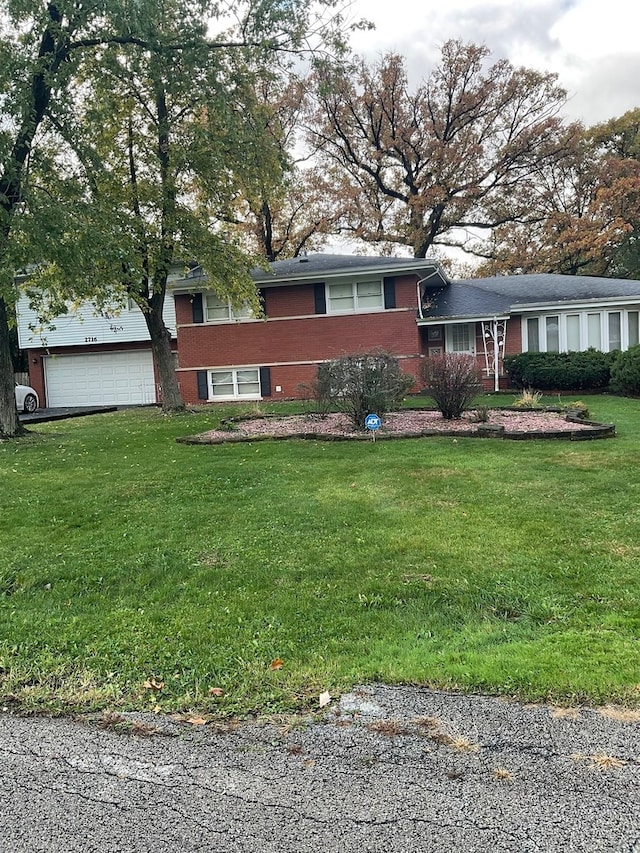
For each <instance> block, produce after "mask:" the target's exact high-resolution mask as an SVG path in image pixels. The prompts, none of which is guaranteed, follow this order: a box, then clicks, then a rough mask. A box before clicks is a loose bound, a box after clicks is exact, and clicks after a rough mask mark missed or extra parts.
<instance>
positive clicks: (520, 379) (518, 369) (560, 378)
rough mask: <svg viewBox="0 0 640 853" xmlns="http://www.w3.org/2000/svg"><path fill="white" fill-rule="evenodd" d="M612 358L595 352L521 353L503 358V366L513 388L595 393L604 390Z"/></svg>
mask: <svg viewBox="0 0 640 853" xmlns="http://www.w3.org/2000/svg"><path fill="white" fill-rule="evenodd" d="M614 356H615V353H610V352H600V351H599V350H595V349H588V350H585V351H584V352H523V353H519V354H518V355H507V356H505V358H504V367H505V370H506V371H507V373H508V374H509V377H510V379H511V383H512V384H513V385H514V386H515V387H516V388H539V389H541V390H544V391H550V390H553V391H568V390H573V389H575V390H583V389H592V390H597V389H601V388H607V387H608V385H609V381H610V379H611V365H612V362H613V358H614Z"/></svg>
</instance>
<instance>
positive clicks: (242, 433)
mask: <svg viewBox="0 0 640 853" xmlns="http://www.w3.org/2000/svg"><path fill="white" fill-rule="evenodd" d="M486 426H489V427H502V428H503V429H504V434H505V435H512V436H515V435H521V436H522V435H526V434H534V435H538V434H540V435H554V434H558V433H567V434H569V435H567V437H570V434H576V433H578V432H579V433H582V432H589V431H596V430H598V429H599V428H601V425H600V424H593V423H590V422H579V423H576V422H575V421H568V420H567V419H566V418H565V415H564V414H563V413H561V412H550V411H544V412H541V411H515V410H514V411H512V410H501V409H493V410H491V411H490V412H489V414H488V420H487V422H486V424H483V423H480V422H478V420H477V418H476V416H475V413H474V412H473V411H472V412H468V413H465V414H464V415H463V417H462V418H460V419H459V420H451V421H449V420H444V419H443V417H442V415H441V414H440V413H439V412H434V411H431V410H429V411H425V410H419V409H413V410H411V409H407V410H406V411H402V412H392V413H389V414H388V415H387V416H386V417H385V420H384V423H383V424H382V427H381V428H380V430H378V431H377V433H376V437H377V438H393V437H402V438H410V437H412V436H423V435H436V434H447V435H456V434H463V435H478V434H481V433H482V430H483V427H486ZM295 437H300V438H327V439H342V440H348V439H362V438H369V439H370V438H371V437H372V436H371V433H370V432H369V431H368V430H367V431H363V430H355V429H353V426H352V425H351V424H350V422H349V420H348V418H347V417H346V415H343V414H329V415H327V416H326V417H318V416H313V415H290V416H287V417H259V416H258V417H252V418H246V419H238V420H234V421H231V422H229V423H228V426H227V429H217V430H210V431H208V432H206V433H201V434H200V435H199V436H193V437H192V440H195V441H197V442H198V443H207V444H218V443H222V442H228V441H247V440H252V439H260V438H295Z"/></svg>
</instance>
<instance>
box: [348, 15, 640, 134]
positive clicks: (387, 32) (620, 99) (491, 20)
mask: <svg viewBox="0 0 640 853" xmlns="http://www.w3.org/2000/svg"><path fill="white" fill-rule="evenodd" d="M351 12H352V13H353V15H354V16H355V17H366V18H368V19H369V20H371V21H373V22H374V23H375V25H376V29H375V30H374V31H371V32H366V33H356V34H355V35H354V36H353V37H352V39H351V44H352V47H353V49H354V51H355V52H356V53H359V54H361V55H364V56H366V57H367V58H368V59H376V58H378V57H380V56H381V55H382V54H383V53H385V52H387V51H395V52H398V53H401V54H403V55H404V56H405V57H406V58H407V63H408V68H409V73H410V77H411V79H413V80H416V81H417V80H418V79H420V78H421V77H424V76H426V75H427V74H428V73H429V70H430V68H431V67H432V65H433V64H434V63H435V62H436V61H437V60H438V57H439V51H440V46H441V45H442V43H443V42H445V41H447V40H448V39H451V38H461V39H463V40H464V41H473V42H476V43H481V44H486V45H487V47H489V49H490V50H491V51H492V57H493V58H494V59H499V58H502V57H506V58H508V59H509V60H510V61H511V62H512V63H513V64H514V65H525V66H528V67H532V68H538V69H540V70H545V71H555V72H556V73H557V74H558V75H559V81H560V84H561V85H562V86H563V87H564V88H565V89H567V91H568V93H569V101H568V104H567V108H566V115H567V118H569V119H577V120H580V121H582V122H584V123H585V124H586V125H590V124H594V123H596V122H600V121H606V120H607V119H609V118H613V117H614V116H619V115H622V114H623V113H625V112H626V111H627V110H630V109H634V108H635V107H640V27H639V25H640V4H639V3H638V2H637V0H354V3H353V5H352V7H351Z"/></svg>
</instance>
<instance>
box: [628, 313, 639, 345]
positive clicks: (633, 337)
mask: <svg viewBox="0 0 640 853" xmlns="http://www.w3.org/2000/svg"><path fill="white" fill-rule="evenodd" d="M627 322H628V326H629V346H630V347H634V346H636V344H638V343H640V337H639V332H640V329H639V324H638V311H629V313H628V314H627Z"/></svg>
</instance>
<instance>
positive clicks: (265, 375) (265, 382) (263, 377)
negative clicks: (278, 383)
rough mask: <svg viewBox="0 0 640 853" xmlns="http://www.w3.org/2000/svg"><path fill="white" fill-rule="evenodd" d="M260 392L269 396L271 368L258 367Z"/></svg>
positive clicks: (264, 395)
mask: <svg viewBox="0 0 640 853" xmlns="http://www.w3.org/2000/svg"><path fill="white" fill-rule="evenodd" d="M260 393H261V394H262V396H263V397H270V396H271V368H270V367H261V368H260Z"/></svg>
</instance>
